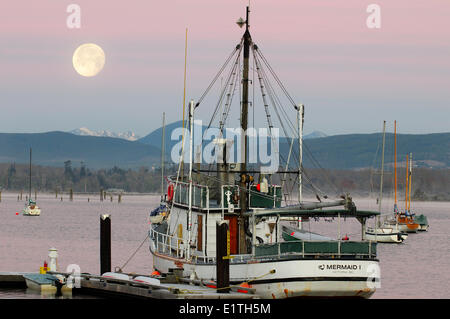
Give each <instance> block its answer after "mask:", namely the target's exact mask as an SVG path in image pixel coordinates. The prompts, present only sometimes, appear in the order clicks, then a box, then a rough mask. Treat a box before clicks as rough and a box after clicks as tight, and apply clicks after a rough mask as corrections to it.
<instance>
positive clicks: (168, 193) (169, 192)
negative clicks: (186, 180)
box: [167, 184, 173, 201]
mask: <svg viewBox="0 0 450 319" xmlns="http://www.w3.org/2000/svg"><path fill="white" fill-rule="evenodd" d="M167 198H168V200H169V201H172V199H173V184H170V185H169V187H168V188H167Z"/></svg>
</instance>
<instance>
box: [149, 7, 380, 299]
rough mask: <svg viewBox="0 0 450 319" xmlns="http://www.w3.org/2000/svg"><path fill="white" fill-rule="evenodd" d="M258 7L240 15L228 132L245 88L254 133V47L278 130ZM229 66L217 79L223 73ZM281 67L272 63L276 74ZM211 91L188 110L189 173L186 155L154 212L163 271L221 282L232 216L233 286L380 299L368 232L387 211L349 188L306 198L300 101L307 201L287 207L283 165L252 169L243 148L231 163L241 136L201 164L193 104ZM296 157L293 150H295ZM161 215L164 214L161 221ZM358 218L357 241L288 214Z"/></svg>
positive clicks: (273, 293) (153, 241)
mask: <svg viewBox="0 0 450 319" xmlns="http://www.w3.org/2000/svg"><path fill="white" fill-rule="evenodd" d="M249 12H250V11H249V7H247V12H246V19H245V20H244V19H242V18H241V19H239V20H238V22H237V24H238V25H239V26H240V27H245V32H244V35H243V37H242V38H241V41H240V43H239V44H238V45H237V46H236V47H235V49H234V50H233V52H232V54H231V55H230V56H229V58H228V59H227V62H226V63H231V67H230V72H229V76H227V79H229V80H227V81H229V83H226V85H223V86H221V87H223V90H224V91H223V92H224V94H221V96H222V97H224V99H225V101H224V107H223V108H222V111H221V112H220V114H221V116H222V117H221V119H220V122H219V128H220V133H221V134H222V133H223V132H224V131H225V129H224V127H225V122H226V119H227V118H228V112H229V109H230V105H231V102H230V100H231V99H232V98H233V95H234V92H236V91H239V92H240V93H242V95H240V98H241V101H240V103H239V105H240V128H241V129H242V131H243V132H247V128H248V127H247V125H248V107H249V104H250V103H249V102H250V101H249V95H248V94H249V84H250V82H253V81H250V78H249V65H250V63H249V60H250V53H252V56H253V63H254V65H255V68H254V70H255V72H257V73H258V75H257V78H258V80H259V81H260V89H261V93H262V97H263V104H264V110H265V112H266V117H267V118H268V123H269V129H270V127H272V128H273V125H271V122H270V117H269V116H268V113H267V112H268V106H269V102H270V101H275V100H274V99H272V98H270V100H269V101H267V100H265V98H266V97H268V96H269V95H270V94H269V93H270V92H268V91H269V85H268V82H266V75H267V73H266V72H264V70H265V67H264V69H263V64H264V65H265V66H266V67H267V65H268V64H266V59H265V58H264V56H263V55H262V53H261V52H260V48H259V47H258V46H257V45H256V44H255V43H254V42H253V40H252V38H251V36H250V31H249ZM242 55H243V56H242ZM241 57H242V58H243V61H241ZM230 61H232V62H230ZM241 66H242V68H241ZM224 69H225V67H223V68H222V69H221V71H219V74H218V75H217V76H216V77H215V78H214V80H213V81H215V80H216V79H217V78H220V75H221V73H220V72H222V70H224ZM272 71H273V70H272V69H271V68H267V72H272ZM278 83H280V82H278ZM236 86H239V90H237V89H236ZM280 86H281V85H280ZM210 87H211V85H210V86H209V88H210ZM209 88H208V89H207V92H208V91H209ZM227 90H229V91H228V93H227ZM266 90H267V91H266ZM266 93H267V94H266ZM203 96H204V95H203ZM203 96H202V97H201V98H200V99H199V100H198V101H197V102H196V103H195V102H194V101H191V102H190V103H189V108H188V123H189V134H187V133H186V136H188V138H187V137H186V140H187V139H189V160H188V161H187V163H188V164H189V170H188V173H187V174H184V167H183V162H184V161H183V158H181V160H180V165H179V168H178V173H177V175H176V176H168V177H167V178H166V179H165V182H166V183H167V188H165V187H164V188H163V190H164V194H162V196H161V197H162V200H161V203H160V205H159V207H158V208H157V209H155V210H153V211H152V214H153V215H152V216H151V217H152V220H153V221H154V222H151V225H150V230H149V238H150V247H149V248H150V253H151V254H152V257H153V267H154V269H155V271H158V272H160V273H161V274H162V275H165V274H168V273H170V272H171V271H173V270H174V269H181V270H182V276H183V277H184V278H186V279H191V280H194V279H195V281H196V282H198V281H200V282H208V283H211V282H218V276H217V271H218V270H219V266H218V264H219V262H220V263H222V261H219V260H218V259H217V254H218V253H219V251H218V250H219V248H218V246H217V245H218V244H220V240H221V239H220V237H219V239H218V235H220V234H219V232H218V231H217V229H218V227H219V226H221V225H223V223H226V224H227V228H228V231H227V239H226V242H227V256H226V258H227V260H228V261H229V283H230V285H241V284H245V285H249V286H250V287H252V288H254V289H255V293H256V294H257V295H259V296H260V297H262V298H276V299H278V298H291V297H362V298H369V297H370V296H372V295H373V293H374V292H375V289H376V287H377V286H378V284H379V281H380V273H379V265H378V263H379V260H378V258H377V251H376V248H377V243H376V242H374V241H370V240H367V239H366V238H365V230H366V221H367V220H368V219H369V218H375V216H378V215H379V212H373V211H361V210H358V209H357V208H356V206H355V204H354V202H353V201H352V198H351V196H350V195H349V194H345V195H342V196H341V197H338V198H337V199H335V200H330V199H327V198H322V199H320V198H319V201H317V202H307V201H304V200H303V199H302V175H303V170H304V169H303V167H302V134H303V115H304V107H303V105H302V104H299V105H297V104H296V103H292V109H290V112H292V113H293V114H291V115H290V116H291V118H297V123H296V124H297V125H296V126H297V129H298V131H297V132H296V135H295V136H294V137H292V139H291V141H292V142H291V150H292V149H293V147H292V145H293V144H294V143H293V142H294V139H296V140H298V144H299V148H298V154H297V156H298V169H294V170H292V171H289V172H288V170H286V172H284V173H289V174H294V175H295V176H297V181H298V202H297V203H296V204H290V205H282V204H283V192H284V190H283V187H281V186H280V185H277V184H275V183H272V182H270V181H271V180H275V178H274V175H275V174H276V173H277V172H267V170H265V169H263V168H262V167H259V170H257V169H254V168H253V169H249V166H250V162H249V158H248V154H247V151H244V152H243V160H242V161H238V162H232V161H231V160H229V157H227V156H228V155H230V152H229V149H230V144H232V141H230V140H228V139H226V138H224V137H223V136H222V135H220V136H218V137H217V138H215V139H214V145H215V147H216V148H215V149H216V150H217V152H215V153H214V154H215V156H216V158H215V159H216V162H215V163H214V164H208V165H207V168H206V169H202V168H201V165H200V164H199V165H196V169H195V170H194V167H193V160H192V159H193V150H194V147H193V135H194V134H195V132H194V131H195V130H194V128H193V124H194V111H195V110H196V109H197V108H198V107H201V106H202V101H203ZM291 100H292V99H291ZM266 102H267V103H266ZM252 104H253V103H252ZM252 107H256V105H252ZM219 108H220V106H219ZM216 109H218V108H216ZM183 110H184V108H183ZM203 112H204V111H203ZM294 112H295V113H294ZM214 113H215V114H217V113H219V112H217V113H216V112H214ZM183 114H184V111H183ZM277 114H278V113H277ZM289 120H290V119H287V120H286V122H287V121H289ZM183 123H184V116H183ZM294 130H295V128H294ZM286 136H287V135H286ZM183 137H184V135H183ZM248 140H249V138H248V136H246V135H244V137H243V138H242V142H243V144H242V145H244V146H243V149H244V150H248V149H249V147H248V144H247V143H248ZM182 141H183V139H182ZM202 142H203V140H202ZM163 143H164V139H163ZM183 145H184V144H183ZM273 150H275V151H276V149H275V148H273ZM182 156H183V152H181V157H182ZM288 157H291V151H290V152H289V156H288ZM210 167H212V168H210ZM286 167H289V166H288V164H286ZM278 168H279V167H278V166H277V169H278ZM278 173H280V172H278ZM165 189H167V191H165ZM159 215H163V216H161V218H160V219H158V218H157V216H159ZM349 218H355V219H356V220H358V221H359V222H360V224H361V234H360V237H355V238H353V239H352V240H342V238H341V235H340V233H339V231H338V236H337V238H331V237H327V236H322V235H320V234H313V233H311V232H307V233H305V231H304V230H302V226H301V224H302V222H298V226H297V227H294V228H293V226H292V225H291V226H289V225H290V222H289V220H295V221H299V220H302V221H304V220H306V219H337V220H338V225H340V223H341V222H344V221H345V220H347V219H349ZM359 238H360V239H359ZM346 239H348V238H346ZM218 240H219V243H218ZM217 285H218V284H217Z"/></svg>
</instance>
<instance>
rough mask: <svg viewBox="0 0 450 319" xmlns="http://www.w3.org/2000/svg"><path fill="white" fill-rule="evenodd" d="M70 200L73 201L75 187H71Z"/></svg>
mask: <svg viewBox="0 0 450 319" xmlns="http://www.w3.org/2000/svg"><path fill="white" fill-rule="evenodd" d="M69 196H70V201H71V202H73V189H72V188H71V189H70V195H69Z"/></svg>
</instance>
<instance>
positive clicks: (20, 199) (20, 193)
mask: <svg viewBox="0 0 450 319" xmlns="http://www.w3.org/2000/svg"><path fill="white" fill-rule="evenodd" d="M22 192H23V191H20V200H22Z"/></svg>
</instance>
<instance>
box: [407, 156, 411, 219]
mask: <svg viewBox="0 0 450 319" xmlns="http://www.w3.org/2000/svg"><path fill="white" fill-rule="evenodd" d="M411 179H412V153H409V186H408V193H409V194H408V212H409V213H411Z"/></svg>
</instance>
